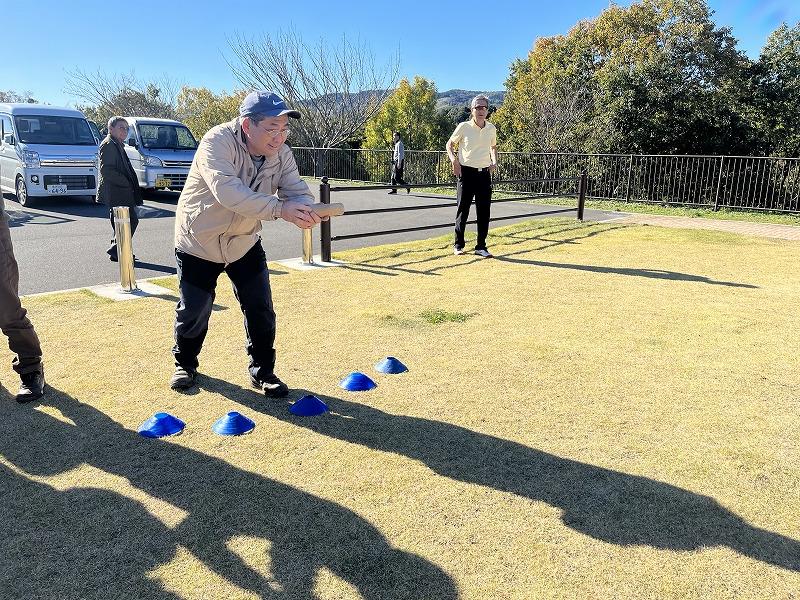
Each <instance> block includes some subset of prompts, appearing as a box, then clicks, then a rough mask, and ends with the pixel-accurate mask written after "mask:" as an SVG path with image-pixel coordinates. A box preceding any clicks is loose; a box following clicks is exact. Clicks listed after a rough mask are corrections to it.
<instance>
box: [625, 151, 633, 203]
mask: <svg viewBox="0 0 800 600" xmlns="http://www.w3.org/2000/svg"><path fill="white" fill-rule="evenodd" d="M631 171H633V154H631V155H630V158H629V159H628V181H627V182H626V183H625V202H630V201H631Z"/></svg>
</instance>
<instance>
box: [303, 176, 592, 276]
mask: <svg viewBox="0 0 800 600" xmlns="http://www.w3.org/2000/svg"><path fill="white" fill-rule="evenodd" d="M539 183H542V184H548V185H549V184H570V183H571V184H576V183H577V189H576V190H575V192H574V193H573V194H563V195H567V196H575V197H577V199H578V204H577V206H576V207H575V208H561V209H555V210H549V211H544V212H534V213H523V214H518V215H505V216H502V217H492V218H491V219H489V221H490V222H491V221H502V220H506V219H519V218H524V217H535V216H541V215H544V214H558V213H567V212H575V213H576V218H577V219H578V220H580V221H583V215H584V205H585V203H586V183H587V175H586V173H585V172H583V173H581V174H580V176H579V177H572V178H562V179H518V180H507V181H495V182H493V186H496V185H498V184H504V185H515V186H518V185H520V184H525V185H527V184H539ZM455 185H456V184H455V183H448V184H441V183H427V184H407V185H403V186H402V187H410V188H414V189H425V188H441V187H451V186H452V187H454V186H455ZM395 187H397V186H393V185H367V186H335V187H331V185H330V183H329V182H328V178H327V177H323V178H322V182H321V183H320V185H319V200H320V202H321V203H322V204H330V203H331V193H343V192H357V191H367V190H391V189H394V188H395ZM518 193H519V194H521V195H519V196H515V197H513V198H502V199H493V200H492V204H497V203H500V202H517V201H519V200H525V199H529V198H536V197H541V194H530V193H526V192H518ZM450 206H452V207H455V204H454V203H446V204H442V203H439V204H423V205H413V206H396V207H392V208H372V209H368V210H353V211H348V210H346V211H345V212H344V215H342V216H344V217H347V216H351V217H352V216H357V215H369V214H378V213H387V212H402V211H416V210H431V209H438V208H443V207H450ZM476 222H477V221H475V220H470V221H468V224H474V223H476ZM442 227H453V221H450V222H448V223H437V224H434V225H417V226H413V227H402V228H400V229H385V230H380V231H366V232H361V233H352V234H347V235H332V233H331V220H328V221H323V222H322V223H321V224H320V246H321V249H320V254H321V259H322V261H323V262H330V260H331V245H332V243H333V242H335V241H337V240H351V239H356V238H364V237H371V236H376V235H390V234H397V233H407V232H410V231H425V230H428V229H440V228H442ZM306 244H307V242H306V237H305V234H304V237H303V257H304V258H303V260H304V261H305V262H307V263H308V262H310V261H313V258H312V259H310V260H306V258H305V257H306V256H307V255H310V254H311V252H310V250H308V251H307V248H308V246H307V245H306Z"/></svg>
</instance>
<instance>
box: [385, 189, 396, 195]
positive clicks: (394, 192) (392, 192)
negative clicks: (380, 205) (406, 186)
mask: <svg viewBox="0 0 800 600" xmlns="http://www.w3.org/2000/svg"><path fill="white" fill-rule="evenodd" d="M386 193H387V194H389V195H390V196H391V195H392V194H396V193H397V190H392V191H391V192H386Z"/></svg>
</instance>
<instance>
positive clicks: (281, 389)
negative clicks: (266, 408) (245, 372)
mask: <svg viewBox="0 0 800 600" xmlns="http://www.w3.org/2000/svg"><path fill="white" fill-rule="evenodd" d="M250 383H252V384H253V387H256V388H258V389H260V390H262V391H263V392H264V395H265V396H266V397H267V398H285V397H286V396H288V395H289V386H288V385H286V384H285V383H283V382H282V381H281V380H280V379H278V376H277V375H275V374H274V373H270V374H269V375H266V376H265V377H264V379H261V380H259V379H256V378H255V377H253V376H252V375H250Z"/></svg>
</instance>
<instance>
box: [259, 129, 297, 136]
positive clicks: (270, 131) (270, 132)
mask: <svg viewBox="0 0 800 600" xmlns="http://www.w3.org/2000/svg"><path fill="white" fill-rule="evenodd" d="M259 129H260V130H261V131H263V132H264V133H266V134H267V135H268V136H269V137H271V138H276V137H278V136H281V135H282V136H284V137H288V136H289V134H290V133H292V130H291V129H288V128H287V129H264V128H263V127H259Z"/></svg>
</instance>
